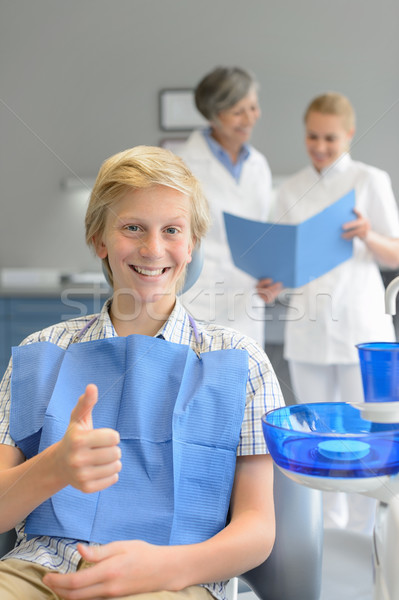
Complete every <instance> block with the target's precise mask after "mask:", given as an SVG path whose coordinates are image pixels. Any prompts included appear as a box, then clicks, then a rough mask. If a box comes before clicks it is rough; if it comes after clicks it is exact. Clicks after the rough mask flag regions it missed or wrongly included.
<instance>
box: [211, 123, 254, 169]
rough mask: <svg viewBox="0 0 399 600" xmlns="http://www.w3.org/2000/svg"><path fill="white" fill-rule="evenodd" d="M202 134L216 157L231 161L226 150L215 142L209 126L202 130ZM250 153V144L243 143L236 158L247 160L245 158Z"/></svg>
mask: <svg viewBox="0 0 399 600" xmlns="http://www.w3.org/2000/svg"><path fill="white" fill-rule="evenodd" d="M203 135H204V137H205V139H206V141H207V142H208V145H209V147H210V149H211V150H212V152H213V153H214V154H215V156H217V157H218V158H220V157H223V158H224V159H226V158H228V159H229V160H230V161H231V159H230V156H229V154H228V153H227V152H226V150H225V149H224V148H223V146H221V145H220V144H219V142H217V141H216V140H215V138H214V137H212V129H211V128H210V127H208V129H204V130H203ZM250 154H251V148H250V146H249V145H248V144H243V145H242V148H241V150H240V154H239V157H238V160H239V161H244V160H247V158H248V157H249V155H250Z"/></svg>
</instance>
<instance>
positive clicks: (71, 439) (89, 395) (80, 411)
mask: <svg viewBox="0 0 399 600" xmlns="http://www.w3.org/2000/svg"><path fill="white" fill-rule="evenodd" d="M97 400H98V390H97V387H96V386H95V385H93V384H90V385H88V386H87V388H86V390H85V393H84V394H82V396H80V398H79V400H78V402H77V404H76V406H75V408H74V409H73V411H72V413H71V419H70V422H69V426H68V429H67V431H66V432H65V435H64V437H63V438H62V440H61V441H60V442H59V444H58V447H57V450H56V455H57V461H58V463H59V475H60V477H61V478H62V487H65V486H66V485H72V486H73V487H75V488H76V489H78V490H81V491H82V492H85V493H92V492H97V491H99V490H103V489H105V488H107V487H109V486H111V485H113V484H114V483H116V482H117V481H118V478H119V476H118V473H119V471H120V470H121V468H122V463H121V460H120V459H121V450H120V448H119V446H118V444H119V442H120V438H119V433H118V432H117V431H115V430H114V429H107V428H103V429H93V419H92V411H93V408H94V406H95V404H96V403H97Z"/></svg>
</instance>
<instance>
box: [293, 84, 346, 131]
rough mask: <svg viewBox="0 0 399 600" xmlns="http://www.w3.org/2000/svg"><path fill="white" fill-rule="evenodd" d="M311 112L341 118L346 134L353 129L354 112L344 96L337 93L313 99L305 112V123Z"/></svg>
mask: <svg viewBox="0 0 399 600" xmlns="http://www.w3.org/2000/svg"><path fill="white" fill-rule="evenodd" d="M312 112H318V113H321V114H323V115H337V116H339V117H342V124H343V126H344V128H345V130H346V131H347V132H349V131H352V130H353V129H354V128H355V111H354V110H353V106H352V104H351V103H350V101H349V100H348V98H347V97H346V96H344V95H343V94H339V93H338V92H327V93H326V94H322V95H321V96H317V97H316V98H314V99H313V100H312V101H311V103H310V104H309V106H308V107H307V109H306V111H305V115H304V121H305V123H306V121H307V120H308V117H309V114H310V113H312Z"/></svg>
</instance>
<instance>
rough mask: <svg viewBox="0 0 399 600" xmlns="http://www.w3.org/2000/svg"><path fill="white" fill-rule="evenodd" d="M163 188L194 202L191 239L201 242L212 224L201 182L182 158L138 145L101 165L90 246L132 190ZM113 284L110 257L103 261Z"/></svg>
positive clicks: (88, 223)
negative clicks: (109, 211)
mask: <svg viewBox="0 0 399 600" xmlns="http://www.w3.org/2000/svg"><path fill="white" fill-rule="evenodd" d="M155 185H163V186H166V187H169V188H172V189H175V190H177V191H178V192H181V193H182V194H184V195H185V196H187V197H188V199H189V200H190V214H191V236H192V240H193V243H197V242H200V240H201V239H202V238H203V237H204V235H205V234H206V232H207V230H208V228H209V225H210V217H209V208H208V202H207V200H206V198H205V196H204V194H203V192H202V188H201V185H200V183H199V181H198V180H197V179H196V178H195V177H194V175H193V174H192V173H191V171H190V170H189V169H188V167H187V166H186V165H185V163H184V162H183V161H182V159H181V158H179V157H178V156H176V155H175V154H173V153H172V152H170V151H169V150H166V149H164V148H158V147H152V146H136V147H135V148H131V149H129V150H125V151H123V152H119V153H118V154H115V155H114V156H111V157H110V158H108V159H107V160H106V161H105V162H104V163H103V165H102V166H101V168H100V170H99V173H98V175H97V179H96V181H95V184H94V187H93V190H92V192H91V195H90V201H89V206H88V208H87V211H86V217H85V227H86V243H87V244H88V245H89V246H91V247H93V248H94V247H95V242H94V239H95V238H99V237H101V236H102V234H103V233H104V229H105V224H106V218H107V213H108V210H109V209H110V208H111V207H112V206H113V205H114V204H116V203H117V202H118V200H120V199H121V198H122V196H123V195H124V194H125V193H126V192H127V191H128V190H132V189H133V190H138V189H145V188H150V187H152V186H155ZM103 265H104V267H105V269H106V271H107V274H108V277H109V279H110V281H111V283H113V278H112V271H111V268H110V266H109V262H108V258H107V257H106V258H104V259H103Z"/></svg>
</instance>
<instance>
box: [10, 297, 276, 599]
mask: <svg viewBox="0 0 399 600" xmlns="http://www.w3.org/2000/svg"><path fill="white" fill-rule="evenodd" d="M109 306H110V301H108V302H106V303H105V305H104V307H103V309H102V311H101V313H100V314H99V315H98V318H94V319H93V315H92V316H86V317H81V318H78V319H73V320H71V321H64V322H62V323H58V324H57V325H54V326H51V327H48V328H46V329H43V330H42V331H39V332H37V333H34V334H32V335H30V336H29V337H28V338H26V340H24V342H22V343H23V344H32V343H34V342H41V341H49V342H52V343H54V344H57V345H58V346H60V347H61V348H67V347H68V346H69V345H70V344H71V343H72V342H73V341H76V338H77V337H78V341H79V342H87V341H91V340H99V339H104V338H110V337H116V336H117V333H116V331H115V329H114V327H113V325H112V322H111V319H110V317H109V313H108V310H109ZM196 329H197V331H196V332H195V331H194V329H193V327H192V326H191V324H190V320H189V317H188V314H187V313H186V311H185V310H184V308H183V307H182V306H181V304H180V302H179V300H177V302H176V306H175V308H174V310H173V312H172V314H171V315H170V317H169V319H168V320H167V321H166V323H165V324H164V325H163V327H162V328H161V329H160V330H159V332H158V334H157V337H162V338H164V339H165V340H167V341H170V342H174V343H177V344H185V345H189V346H190V347H191V348H193V350H196V351H198V352H200V353H202V352H211V351H214V350H223V349H229V348H239V349H244V350H246V351H247V352H248V356H249V361H248V380H247V395H246V408H245V413H244V419H243V423H242V427H241V434H240V441H239V445H238V448H237V455H238V456H243V455H253V454H265V453H267V448H266V444H265V441H264V437H263V432H262V424H261V416H262V415H263V414H264V413H265V412H266V411H268V410H271V409H272V408H277V407H279V406H281V405H282V404H283V399H282V396H281V391H280V387H279V384H278V382H277V379H276V376H275V374H274V371H273V369H272V367H271V365H270V362H269V360H268V358H267V357H266V355H265V353H264V352H263V350H261V348H260V347H259V346H258V345H257V344H256V343H255V342H254V341H253V340H251V339H250V338H247V337H245V336H243V335H241V334H239V333H238V332H236V331H234V330H230V329H227V328H222V327H218V326H217V325H210V324H205V323H198V324H197V327H196ZM11 370H12V364H11V361H10V364H9V366H8V368H7V370H6V373H5V375H4V377H3V380H2V382H1V384H0V443H1V444H8V445H14V446H15V442H14V441H13V440H12V438H11V436H10V431H9V413H10V380H11ZM24 528H25V522H24V521H23V522H22V523H20V524H19V525H18V526H17V528H16V529H17V534H18V540H17V544H16V547H15V548H14V549H13V550H12V551H11V552H10V553H9V554H8V555H7V558H18V559H22V560H27V561H30V562H36V563H39V564H41V565H42V566H45V567H48V568H50V569H57V570H58V571H60V572H62V573H67V572H70V571H74V570H76V568H77V566H78V564H79V561H80V558H81V556H80V554H79V553H78V551H77V550H76V544H77V540H70V539H68V540H65V539H61V538H54V537H48V536H40V537H35V538H33V539H30V540H28V539H27V536H26V534H25V531H24ZM205 587H206V588H207V589H209V591H210V592H211V593H212V594H213V595H214V596H215V597H216V598H218V599H219V600H225V582H220V583H212V584H205Z"/></svg>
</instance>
